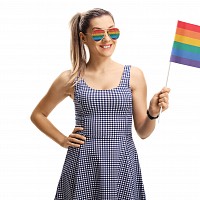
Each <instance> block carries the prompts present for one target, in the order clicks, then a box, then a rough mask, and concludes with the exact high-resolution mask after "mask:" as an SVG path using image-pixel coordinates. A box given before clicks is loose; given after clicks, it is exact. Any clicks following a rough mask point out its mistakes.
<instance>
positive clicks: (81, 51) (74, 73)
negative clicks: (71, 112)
mask: <svg viewBox="0 0 200 200" xmlns="http://www.w3.org/2000/svg"><path fill="white" fill-rule="evenodd" d="M80 20H81V13H77V14H76V15H74V17H72V19H71V21H70V28H71V41H70V58H71V63H72V70H71V77H70V79H69V82H68V84H70V85H74V80H75V78H76V77H79V76H80V74H81V73H82V72H83V71H84V69H85V68H86V51H85V47H84V44H83V43H82V42H81V40H80V37H79V33H80V26H79V24H80Z"/></svg>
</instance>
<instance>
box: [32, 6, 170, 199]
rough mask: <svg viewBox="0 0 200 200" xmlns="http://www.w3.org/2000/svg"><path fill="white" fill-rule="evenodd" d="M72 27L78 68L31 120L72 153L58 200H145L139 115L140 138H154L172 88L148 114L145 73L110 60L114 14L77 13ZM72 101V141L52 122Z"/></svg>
mask: <svg viewBox="0 0 200 200" xmlns="http://www.w3.org/2000/svg"><path fill="white" fill-rule="evenodd" d="M70 25H71V61H72V70H67V71H64V72H63V73H61V74H60V75H59V76H58V77H57V78H56V80H55V81H54V82H53V84H52V85H51V87H50V89H49V91H48V92H47V94H46V95H45V96H44V97H43V99H42V100H41V101H40V102H39V104H38V105H37V106H36V108H35V109H34V111H33V113H32V115H31V120H32V122H33V123H34V124H35V125H36V126H37V127H38V128H39V129H40V130H41V131H42V132H44V133H45V134H46V135H47V136H49V137H50V138H51V139H53V140H54V141H55V142H57V143H58V144H59V145H61V146H62V147H64V148H68V151H67V155H66V160H65V163H64V166H63V170H62V174H61V177H60V181H59V183H58V188H57V192H56V196H55V200H60V199H65V200H72V199H73V200H78V199H80V200H83V199H87V200H95V199H102V200H111V199H114V200H117V199H119V200H122V199H129V200H144V199H146V197H145V191H144V186H143V181H142V175H141V170H140V165H139V160H138V155H137V151H136V149H135V146H134V142H133V138H132V117H133V120H134V127H135V130H136V132H137V133H138V135H139V136H140V137H141V138H142V139H145V138H147V137H148V136H149V135H150V134H151V133H152V132H153V130H154V128H155V119H156V118H157V117H158V115H159V111H160V108H161V107H162V111H165V110H166V109H167V108H168V93H169V91H170V89H169V88H163V89H162V90H161V91H160V92H158V93H157V94H155V95H154V96H153V97H152V99H151V101H150V103H149V107H148V109H147V88H146V83H145V78H144V75H143V73H142V71H141V70H140V69H139V68H137V67H133V66H130V65H122V64H119V63H117V62H115V61H113V60H112V59H111V56H112V54H113V52H114V50H115V47H116V44H117V39H118V38H119V35H120V31H119V29H118V28H116V27H115V23H114V19H113V16H112V14H111V13H110V12H108V11H106V10H104V9H92V10H89V11H87V12H86V13H84V14H79V13H78V14H76V15H75V16H74V17H73V18H72V19H71V22H70ZM85 47H87V48H88V50H89V55H90V57H89V60H88V62H87V61H86V60H87V58H86V51H85ZM68 96H69V97H70V98H71V99H72V100H73V101H74V104H75V115H76V127H75V128H74V130H73V131H72V133H71V134H69V135H68V136H66V135H65V134H63V133H61V132H60V131H59V130H58V129H57V128H56V127H55V126H54V125H53V124H52V123H51V122H50V121H49V120H48V118H47V117H48V115H49V114H50V113H51V111H52V110H53V109H54V108H55V107H56V105H57V104H58V103H60V102H61V101H62V100H63V99H65V98H66V97H68Z"/></svg>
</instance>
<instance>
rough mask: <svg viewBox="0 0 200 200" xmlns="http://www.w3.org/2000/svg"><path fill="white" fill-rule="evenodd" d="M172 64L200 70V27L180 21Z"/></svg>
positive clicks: (172, 54) (173, 48) (173, 49)
mask: <svg viewBox="0 0 200 200" xmlns="http://www.w3.org/2000/svg"><path fill="white" fill-rule="evenodd" d="M170 62H175V63H179V64H183V65H189V66H192V67H198V68H200V26H197V25H194V24H189V23H186V22H182V21H178V23H177V28H176V34H175V38H174V44H173V47H172V52H171V57H170Z"/></svg>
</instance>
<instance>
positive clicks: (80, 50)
mask: <svg viewBox="0 0 200 200" xmlns="http://www.w3.org/2000/svg"><path fill="white" fill-rule="evenodd" d="M102 15H109V16H110V17H111V18H112V20H113V22H114V18H113V16H112V14H111V13H110V12H109V11H107V10H104V9H101V8H94V9H92V10H89V11H87V12H85V13H77V14H75V15H74V16H73V17H72V19H71V20H70V28H71V40H70V58H71V63H72V69H71V75H70V78H69V81H68V84H70V85H74V84H75V79H76V78H77V77H79V76H80V75H81V74H82V73H83V72H84V70H85V68H86V60H87V55H86V50H85V46H84V44H83V43H82V41H81V39H80V37H79V33H80V32H82V33H84V34H85V33H86V32H87V29H88V28H89V26H90V20H91V19H93V18H96V17H101V16H102Z"/></svg>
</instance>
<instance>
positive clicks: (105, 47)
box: [100, 44, 112, 49]
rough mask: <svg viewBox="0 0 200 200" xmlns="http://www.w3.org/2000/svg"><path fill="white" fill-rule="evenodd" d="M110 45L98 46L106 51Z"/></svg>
mask: <svg viewBox="0 0 200 200" xmlns="http://www.w3.org/2000/svg"><path fill="white" fill-rule="evenodd" d="M111 46H112V45H111V44H110V45H100V47H101V48H103V49H108V48H110V47H111Z"/></svg>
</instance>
